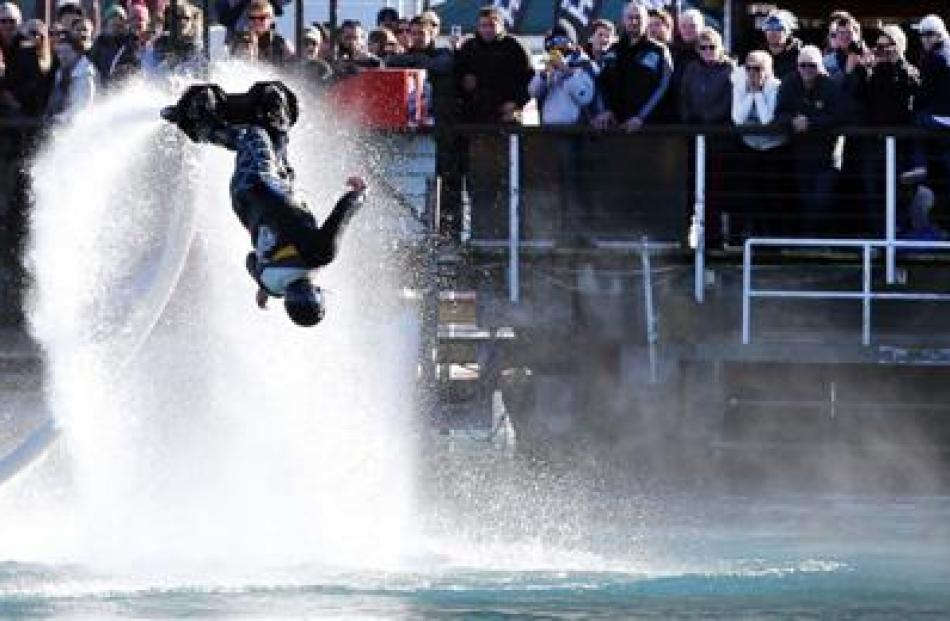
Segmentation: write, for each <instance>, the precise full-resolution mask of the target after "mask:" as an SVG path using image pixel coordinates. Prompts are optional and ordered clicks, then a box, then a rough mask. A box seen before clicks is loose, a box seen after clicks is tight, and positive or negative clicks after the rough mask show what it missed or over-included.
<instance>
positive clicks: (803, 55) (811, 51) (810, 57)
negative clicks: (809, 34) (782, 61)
mask: <svg viewBox="0 0 950 621" xmlns="http://www.w3.org/2000/svg"><path fill="white" fill-rule="evenodd" d="M824 60H825V59H824V58H823V57H822V55H821V50H819V49H818V48H817V47H815V46H814V45H806V46H805V47H803V48H802V49H801V51H800V52H799V53H798V62H799V64H800V63H814V64H816V65H818V71H819V73H827V71H826V70H825V62H824Z"/></svg>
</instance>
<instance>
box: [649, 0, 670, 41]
mask: <svg viewBox="0 0 950 621" xmlns="http://www.w3.org/2000/svg"><path fill="white" fill-rule="evenodd" d="M649 14H650V25H649V26H648V27H647V34H648V35H650V38H651V39H653V40H654V41H659V42H660V43H662V44H663V45H665V46H667V47H669V46H671V45H673V16H672V15H670V14H669V12H668V11H665V10H663V9H651V10H650V13H649Z"/></svg>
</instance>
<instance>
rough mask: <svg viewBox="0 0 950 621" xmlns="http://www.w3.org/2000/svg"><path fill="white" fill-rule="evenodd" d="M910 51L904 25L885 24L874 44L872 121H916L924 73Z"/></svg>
mask: <svg viewBox="0 0 950 621" xmlns="http://www.w3.org/2000/svg"><path fill="white" fill-rule="evenodd" d="M906 51H907V37H906V36H905V35H904V32H903V31H902V30H901V29H900V26H897V25H894V24H887V25H884V26H882V27H881V32H880V34H879V35H878V36H877V42H876V43H875V45H874V59H875V60H874V69H873V71H872V73H871V79H870V81H869V83H868V89H867V110H868V121H869V123H870V124H871V125H890V126H898V125H911V124H912V123H913V121H914V100H915V98H916V97H917V93H918V92H919V90H920V73H919V72H918V71H917V68H916V67H914V66H913V65H912V64H910V63H909V62H907V59H906V58H905V57H904V54H905V53H906Z"/></svg>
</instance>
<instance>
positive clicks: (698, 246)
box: [690, 134, 706, 303]
mask: <svg viewBox="0 0 950 621" xmlns="http://www.w3.org/2000/svg"><path fill="white" fill-rule="evenodd" d="M690 229H691V230H690V242H691V243H692V244H693V247H694V249H695V258H694V260H693V272H694V273H693V289H694V291H693V296H694V297H695V298H696V301H697V302H699V303H702V302H703V300H704V299H705V297H706V295H705V294H706V292H705V288H706V265H705V259H706V137H705V136H703V135H702V134H697V136H696V197H695V203H694V205H693V222H692V225H691V227H690Z"/></svg>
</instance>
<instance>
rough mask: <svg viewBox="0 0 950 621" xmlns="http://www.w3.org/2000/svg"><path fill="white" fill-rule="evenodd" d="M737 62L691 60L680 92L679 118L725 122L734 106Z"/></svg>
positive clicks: (710, 123)
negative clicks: (734, 81) (733, 74)
mask: <svg viewBox="0 0 950 621" xmlns="http://www.w3.org/2000/svg"><path fill="white" fill-rule="evenodd" d="M735 68H736V66H735V64H734V63H733V62H732V61H731V60H729V59H725V60H721V61H718V62H716V63H712V64H707V63H705V62H702V61H699V62H694V63H690V65H689V67H687V69H686V73H685V74H683V83H682V85H681V87H680V94H679V113H680V120H681V121H683V122H684V123H688V124H697V125H724V124H727V123H729V118H730V114H729V113H730V110H731V109H732V72H733V71H735Z"/></svg>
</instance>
